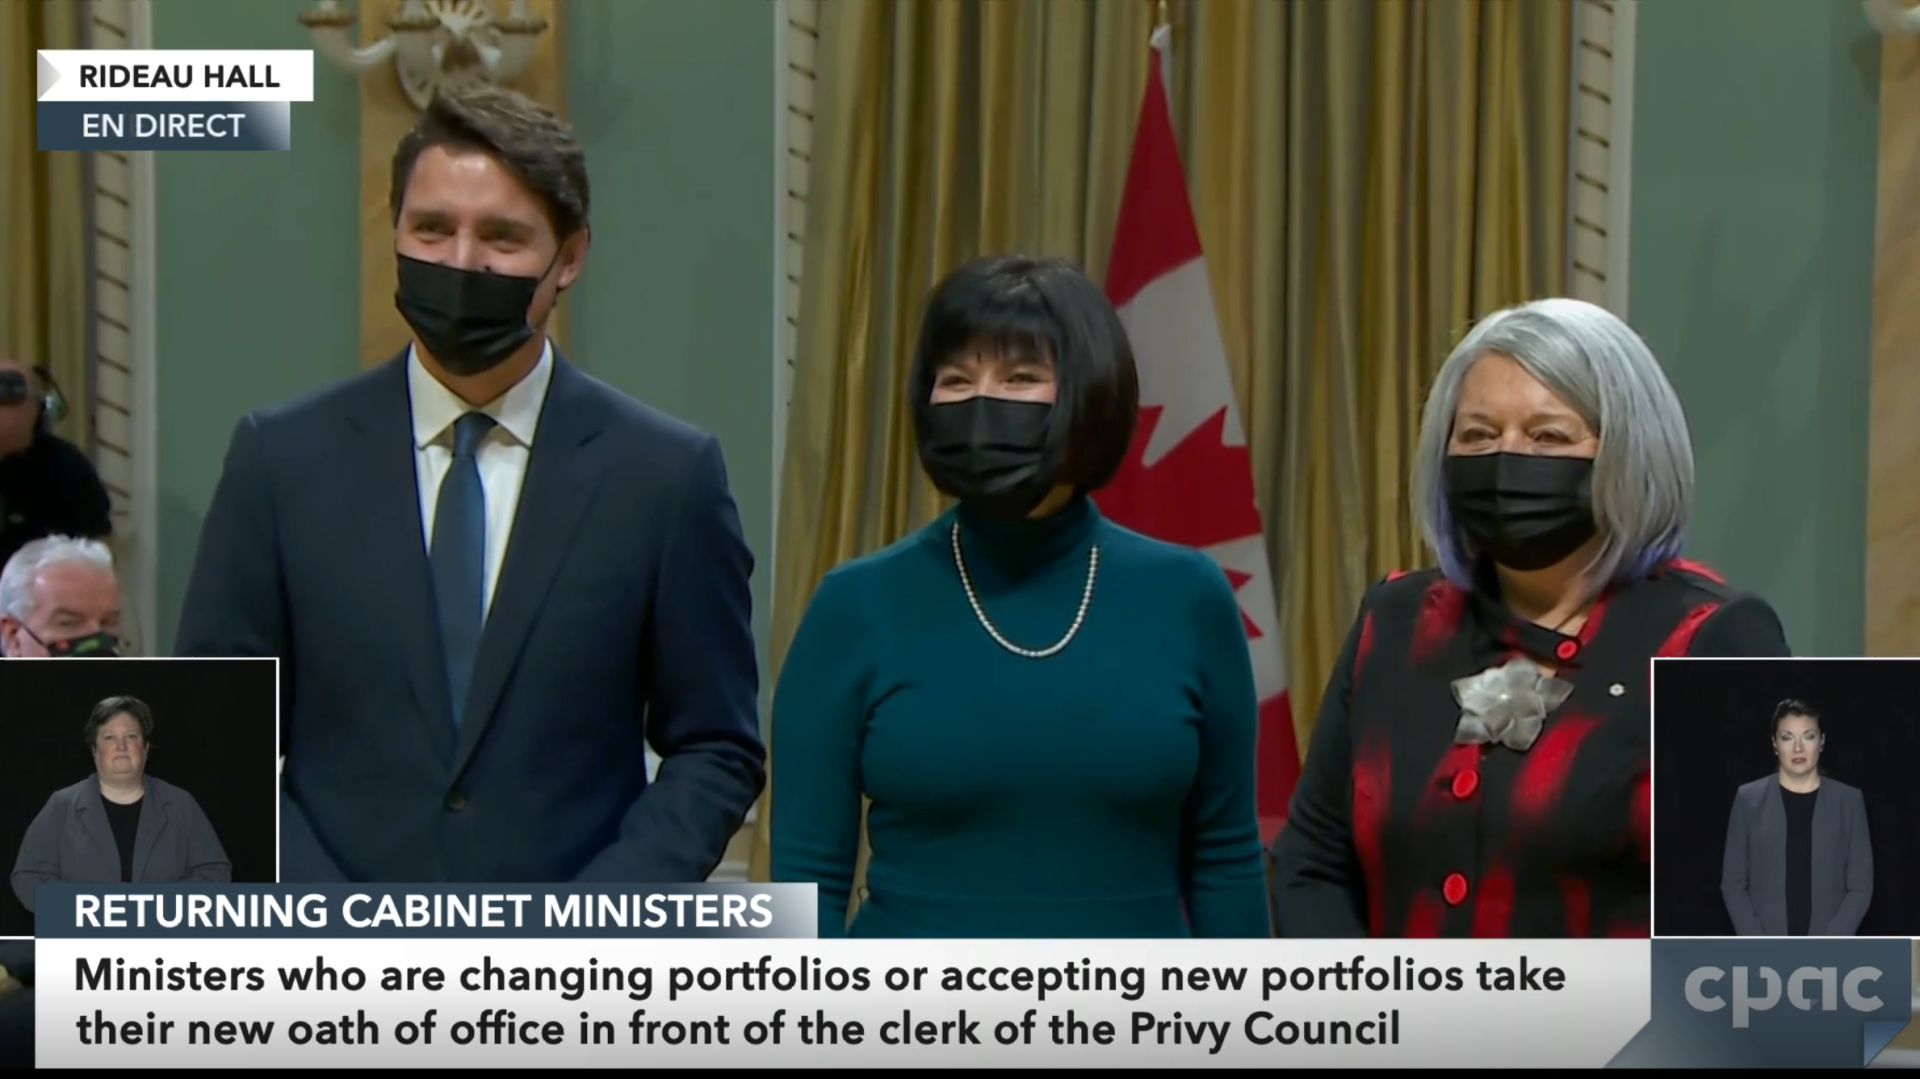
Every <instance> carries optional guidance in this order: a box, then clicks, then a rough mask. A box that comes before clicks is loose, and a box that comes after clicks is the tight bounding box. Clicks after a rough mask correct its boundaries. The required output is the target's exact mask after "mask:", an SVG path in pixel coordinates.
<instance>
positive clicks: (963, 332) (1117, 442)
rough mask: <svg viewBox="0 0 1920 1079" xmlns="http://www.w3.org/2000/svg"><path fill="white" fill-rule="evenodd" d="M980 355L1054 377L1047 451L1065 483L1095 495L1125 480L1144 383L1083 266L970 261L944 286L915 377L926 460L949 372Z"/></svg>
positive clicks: (933, 297)
mask: <svg viewBox="0 0 1920 1079" xmlns="http://www.w3.org/2000/svg"><path fill="white" fill-rule="evenodd" d="M972 349H978V350H979V351H981V352H983V353H986V354H988V355H992V356H998V357H1007V358H1018V359H1032V360H1038V361H1040V362H1043V363H1046V364H1048V365H1050V366H1051V367H1052V368H1053V373H1054V380H1055V382H1056V384H1057V386H1058V390H1057V393H1058V396H1057V397H1056V399H1055V400H1054V404H1053V413H1052V417H1051V419H1050V420H1049V425H1048V429H1047V444H1046V450H1047V454H1048V456H1049V458H1050V459H1051V460H1052V461H1053V462H1054V463H1055V464H1056V465H1057V467H1059V469H1060V474H1059V479H1060V480H1061V482H1064V483H1068V484H1071V485H1072V486H1073V488H1074V489H1075V490H1076V491H1078V492H1080V493H1083V494H1085V493H1091V492H1093V491H1098V490H1099V489H1100V488H1102V487H1105V486H1106V485H1107V482H1108V481H1110V480H1112V479H1113V476H1114V473H1116V472H1118V471H1120V466H1121V464H1123V463H1124V462H1125V461H1126V457H1127V450H1128V448H1129V447H1130V446H1131V445H1132V442H1133V429H1134V425H1135V423H1136V421H1137V420H1138V418H1139V413H1140V378H1139V374H1138V373H1137V372H1136V371H1135V369H1134V362H1133V346H1132V345H1131V344H1130V343H1129V342H1128V340H1127V329H1126V327H1125V326H1123V325H1121V323H1120V316H1119V314H1118V313H1116V312H1115V311H1114V309H1113V304H1111V303H1109V302H1108V301H1107V297H1106V294H1105V293H1103V292H1101V291H1100V286H1098V285H1096V284H1094V283H1093V282H1092V281H1091V280H1089V279H1088V278H1087V276H1086V275H1085V274H1083V273H1081V272H1080V270H1079V268H1078V267H1076V266H1074V265H1073V264H1072V263H1070V262H1067V261H1066V260H1064V259H1058V258H1035V257H1032V256H1028V255H998V256H993V257H990V258H981V259H975V260H973V261H971V262H968V263H966V264H965V265H962V266H961V267H959V268H958V269H956V270H954V271H953V272H952V273H950V274H948V275H947V276H946V278H945V279H943V280H942V281H941V282H940V283H939V284H938V285H936V286H934V289H933V292H932V293H931V294H930V295H929V296H928V298H927V303H926V309H925V312H924V314H923V315H922V317H921V322H920V336H919V341H918V343H917V344H916V346H915V348H914V353H913V362H912V367H911V369H910V371H909V372H908V376H907V392H908V394H909V400H908V405H909V406H910V407H911V408H912V410H913V411H912V415H913V420H914V428H915V435H916V437H917V439H918V441H919V444H920V451H921V454H922V459H923V460H924V457H925V453H926V446H927V437H928V432H927V419H928V412H929V410H930V409H932V408H933V405H932V404H931V401H932V397H933V388H934V384H935V382H936V380H937V379H938V378H939V375H940V369H941V368H942V367H944V366H946V365H947V364H950V363H952V362H953V361H955V360H957V359H959V358H960V357H962V356H963V355H965V354H966V353H967V352H968V351H969V350H972ZM943 493H946V494H952V493H953V492H951V491H946V492H943Z"/></svg>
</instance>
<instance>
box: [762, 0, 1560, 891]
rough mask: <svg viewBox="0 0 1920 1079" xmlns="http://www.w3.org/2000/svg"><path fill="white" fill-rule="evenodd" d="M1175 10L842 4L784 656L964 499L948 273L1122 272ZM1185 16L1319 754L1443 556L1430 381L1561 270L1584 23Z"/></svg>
mask: <svg viewBox="0 0 1920 1079" xmlns="http://www.w3.org/2000/svg"><path fill="white" fill-rule="evenodd" d="M1155 6H1156V5H1154V4H1152V3H1101V4H1089V3H1084V2H1081V0H1041V2H1037V3H1021V4H1009V3H997V2H993V0H946V2H942V3H937V4H903V3H894V2H891V0H834V2H832V3H828V4H823V5H821V11H820V14H821V22H820V41H819V50H818V56H817V65H816V67H817V71H818V83H817V85H816V88H815V113H814V143H813V159H812V163H811V166H810V169H809V185H808V186H809V189H810V194H809V204H808V222H807V232H806V235H807V240H806V249H805V253H804V256H803V269H802V275H801V287H802V290H803V292H802V299H803V302H802V305H801V306H802V310H801V316H800V325H799V329H798V349H797V355H796V359H795V364H794V375H793V378H794V383H793V392H792V404H791V406H790V413H789V417H788V428H787V451H786V461H785V470H784V474H783V477H782V486H781V491H782V496H781V504H780V507H779V514H778V520H777V522H776V532H777V538H776V545H775V546H776V549H775V558H774V562H775V580H774V588H775V595H774V606H773V612H772V619H771V623H772V629H771V640H770V642H769V644H770V647H769V652H770V655H771V658H772V664H771V667H772V672H773V673H774V674H776V675H777V672H778V670H779V665H780V662H781V660H782V658H783V657H784V655H785V652H786V648H787V644H788V642H789V640H790V639H791V637H792V634H793V632H794V629H795V628H796V627H797V625H798V624H799V620H800V616H801V613H802V612H803V611H804V610H805V607H806V603H807V600H808V598H809V597H810V596H811V595H812V593H813V590H814V587H815V586H816V585H817V584H818V582H819V580H820V578H821V577H822V576H823V575H824V574H825V573H826V572H827V570H829V569H831V568H832V567H833V566H835V565H837V564H838V563H840V562H842V561H844V560H846V559H848V558H851V557H855V556H857V555H860V554H864V553H866V552H869V551H872V550H875V549H877V548H879V547H881V546H884V545H885V544H887V543H889V542H892V541H893V540H895V539H897V538H899V537H900V536H902V535H904V534H906V533H907V532H909V531H911V530H912V529H914V528H917V527H919V526H921V525H922V524H924V523H925V522H926V521H928V520H930V519H931V518H932V517H933V516H935V515H936V514H937V513H938V512H939V510H940V508H941V501H940V499H939V496H938V495H937V494H936V493H934V492H933V491H932V489H931V487H930V486H929V485H928V484H927V483H926V482H925V480H924V478H923V477H922V476H921V474H920V470H919V466H918V463H917V460H916V457H915V453H914V447H913V441H912V430H911V418H910V416H909V414H908V412H907V410H906V408H905V401H904V389H903V386H904V380H905V375H906V366H907V362H908V358H909V355H910V353H911V350H912V341H913V333H914V331H915V329H916V320H917V318H918V316H919V309H920V305H921V303H922V301H923V299H924V297H925V294H926V292H927V290H928V289H929V288H930V287H931V286H932V285H933V284H934V283H935V282H937V281H938V280H939V278H940V277H941V276H942V275H943V274H945V273H946V272H947V271H949V270H950V269H952V268H953V267H954V266H955V265H957V264H958V263H960V262H962V261H964V260H966V259H968V258H971V257H974V256H977V255H982V254H989V253H993V252H999V251H1009V250H1022V251H1027V252H1031V253H1039V254H1050V255H1063V256H1066V257H1069V258H1073V259H1076V260H1078V261H1079V262H1080V263H1081V265H1083V266H1084V267H1085V268H1086V269H1087V271H1088V272H1089V273H1090V274H1092V275H1093V276H1094V277H1095V278H1096V279H1099V278H1101V277H1103V276H1104V272H1105V267H1106V259H1107V251H1108V248H1109V246H1110V245H1111V243H1112V238H1113V237H1112V232H1113V225H1114V220H1115V216H1116V214H1117V212H1118V208H1119V201H1120V195H1121V188H1122V185H1123V183H1124V179H1125V172H1126V163H1127V156H1128V153H1129V151H1130V149H1131V144H1132V136H1133V129H1134V125H1135V122H1136V121H1137V119H1138V113H1139V108H1140V97H1141V93H1142V90H1143V87H1144V85H1145V79H1146V72H1147V64H1148V63H1149V62H1150V54H1149V36H1150V34H1151V31H1152V28H1153V12H1154V8H1155ZM1169 6H1170V8H1171V15H1172V25H1173V28H1174V36H1173V64H1172V71H1173V76H1172V86H1171V89H1172V97H1173V110H1174V114H1175V115H1174V119H1175V128H1176V131H1177V132H1178V133H1179V135H1180V139H1181V143H1182V150H1183V154H1184V156H1185V161H1186V168H1187V173H1188V176H1189V178H1190V182H1191V186H1192V192H1193V198H1194V203H1195V214H1196V216H1197V218H1198V220H1199V226H1200V233H1201V238H1202V241H1203V242H1204V244H1205V246H1206V251H1207V258H1208V263H1209V267H1208V268H1209V273H1210V276H1211V278H1212V281H1213V285H1214V289H1215V304H1216V308H1217V310H1218V313H1219V317H1220V320H1221V325H1222V329H1223V331H1224V335H1225V340H1226V345H1227V353H1228V356H1229V362H1230V363H1231V365H1232V368H1233V370H1232V375H1233V384H1234V388H1235V391H1236V392H1237V394H1238V396H1239V401H1240V406H1241V409H1242V415H1243V417H1244V418H1245V421H1246V422H1245V426H1246V429H1247V432H1248V441H1249V444H1250V448H1251V450H1252V453H1253V459H1254V462H1255V471H1256V476H1255V479H1256V483H1257V484H1258V488H1259V494H1260V501H1261V506H1262V508H1263V510H1264V511H1265V513H1266V520H1267V522H1268V529H1267V531H1268V543H1269V547H1270V553H1271V555H1272V558H1273V564H1274V566H1275V569H1276V573H1277V576H1278V578H1279V582H1280V588H1281V611H1282V616H1281V617H1282V625H1283V627H1284V629H1285V634H1286V638H1285V646H1286V649H1287V659H1288V670H1289V671H1290V672H1291V681H1292V683H1293V696H1294V711H1295V716H1296V721H1295V723H1296V727H1297V728H1298V732H1299V741H1300V744H1301V745H1302V746H1304V745H1305V744H1306V742H1307V735H1308V733H1309V732H1310V730H1311V726H1312V719H1313V715H1314V711H1315V709H1316V708H1317V705H1318V701H1319V697H1320V694H1321V689H1322V685H1323V683H1324V681H1325V679H1326V676H1327V673H1328V671H1329V670H1330V669H1331V667H1332V664H1333V660H1334V657H1335V656H1336V655H1337V653H1338V651H1339V648H1340V644H1341V640H1342V638H1343V637H1344V635H1345V633H1346V630H1347V627H1348V623H1349V622H1350V621H1351V619H1352V616H1353V611H1354V607H1355V604H1357V602H1358V601H1359V597H1360V594H1361V593H1362V592H1363V591H1364V589H1365V587H1366V586H1367V585H1368V584H1369V583H1370V582H1371V581H1372V580H1374V579H1375V578H1377V577H1378V576H1379V575H1380V574H1382V573H1384V572H1386V571H1387V570H1389V569H1393V568H1396V567H1403V566H1411V565H1418V564H1423V563H1425V562H1426V561H1428V559H1429V555H1428V554H1427V552H1425V551H1424V550H1423V546H1422V543H1421V540H1420V537H1419V534H1418V531H1417V528H1416V526H1415V524H1414V522H1413V518H1412V514H1411V513H1410V510H1409V507H1408V505H1407V494H1406V490H1407V477H1408V474H1409V472H1410V470H1411V451H1412V446H1413V442H1414V437H1415V434H1416V431H1417V427H1418V422H1419V412H1420V406H1421V403H1422V401H1423V399H1424V396H1425V393H1426V389H1427V386H1428V385H1429V383H1430V381H1431V379H1432V376H1433V373H1434V371H1435V370H1436V369H1437V368H1438V366H1439V363H1440V361H1441V359H1443V358H1444V357H1445V355H1446V352H1447V349H1448V347H1449V346H1450V345H1451V344H1452V343H1453V341H1454V340H1455V339H1457V338H1458V337H1459V336H1460V335H1461V334H1462V333H1463V332H1464V331H1465V329H1466V328H1467V326H1468V325H1469V324H1470V323H1471V322H1472V320H1473V319H1474V318H1475V317H1477V316H1479V315H1482V314H1485V313H1487V312H1489V311H1491V310H1493V309H1495V308H1497V307H1499V306H1502V305H1504V304H1508V303H1513V302H1517V301H1520V300H1525V299H1529V298H1532V297H1536V296H1541V295H1550V294H1555V293H1558V292H1560V291H1562V290H1563V289H1564V288H1565V278H1566V267H1565V249H1566V233H1567V204H1566V197H1567V196H1566V189H1567V181H1566V177H1567V170H1568V161H1567V158H1568V152H1569V147H1568V126H1569V113H1570V102H1569V97H1568V95H1569V93H1570V85H1569V63H1570V41H1571V32H1572V27H1571V20H1572V14H1571V10H1570V8H1569V5H1568V4H1567V3H1565V2H1560V0H1551V2H1546V3H1525V4H1521V3H1512V2H1508V0H1427V2H1423V3H1404V2H1400V0H1327V2H1324V3H1322V2H1315V3H1279V2H1273V0H1207V2H1206V3H1204V4H1201V3H1196V2H1192V0H1188V2H1184V3H1174V4H1172V5H1169ZM772 763H773V765H774V767H773V768H772V769H771V770H772V771H773V772H774V773H775V778H774V779H773V780H770V782H769V787H768V793H767V796H766V797H765V798H763V801H762V803H761V806H760V814H759V818H758V828H757V836H756V842H755V845H754V852H753V860H752V865H751V869H750V875H751V876H752V877H753V879H756V880H765V879H766V878H767V870H768V858H767V847H768V837H769V835H770V832H771V827H772V819H773V818H772V813H771V806H772V804H773V803H772V793H773V791H774V789H775V787H774V782H776V781H777V764H778V762H777V760H776V761H774V762H772ZM1045 824H1046V822H1041V821H1036V822H1035V825H1036V827H1044V826H1045ZM863 855H864V844H863ZM863 871H864V857H863Z"/></svg>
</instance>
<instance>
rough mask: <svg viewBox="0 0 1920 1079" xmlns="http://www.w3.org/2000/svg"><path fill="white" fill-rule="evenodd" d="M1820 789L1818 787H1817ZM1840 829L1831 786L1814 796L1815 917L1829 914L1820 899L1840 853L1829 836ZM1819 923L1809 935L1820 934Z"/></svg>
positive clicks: (1823, 895) (1838, 811)
mask: <svg viewBox="0 0 1920 1079" xmlns="http://www.w3.org/2000/svg"><path fill="white" fill-rule="evenodd" d="M1816 789H1818V788H1816ZM1839 831H1840V807H1839V806H1837V805H1834V804H1833V791H1832V789H1831V788H1829V789H1828V790H1827V791H1825V792H1824V793H1821V794H1816V795H1814V798H1813V866H1812V870H1813V881H1812V884H1813V917H1814V918H1816V919H1819V918H1821V917H1823V916H1825V915H1826V914H1827V912H1825V911H1822V910H1821V909H1820V900H1822V899H1824V898H1825V897H1826V893H1827V888H1826V886H1825V881H1826V880H1827V879H1828V877H1827V874H1828V873H1830V872H1831V871H1832V869H1833V857H1834V855H1835V854H1837V853H1838V851H1836V850H1835V849H1834V848H1835V846H1836V844H1834V843H1831V842H1828V838H1827V837H1828V836H1833V835H1837V834H1838V833H1839ZM1820 929H1821V926H1819V925H1818V924H1815V925H1811V926H1808V927H1807V934H1808V935H1809V936H1817V935H1819V932H1820Z"/></svg>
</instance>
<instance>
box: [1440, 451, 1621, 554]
mask: <svg viewBox="0 0 1920 1079" xmlns="http://www.w3.org/2000/svg"><path fill="white" fill-rule="evenodd" d="M1446 479H1447V508H1448V509H1449V510H1450V511H1451V512H1452V514H1453V520H1454V522H1455V523H1456V524H1458V525H1459V526H1460V530H1461V531H1462V532H1464V533H1466V536H1467V538H1468V539H1469V540H1471V541H1472V542H1473V545H1474V546H1475V547H1476V548H1478V549H1479V550H1480V552H1481V553H1483V554H1485V555H1486V556H1487V557H1489V558H1491V559H1493V560H1494V562H1496V563H1497V564H1499V565H1502V566H1505V567H1507V568H1508V569H1515V570H1520V571H1521V572H1526V571H1529V570H1539V569H1546V568H1547V567H1548V566H1555V565H1558V564H1560V562H1562V561H1563V560H1565V559H1566V558H1567V557H1568V556H1569V555H1571V554H1573V552H1575V551H1577V550H1579V549H1580V545H1581V544H1583V543H1585V542H1587V541H1588V540H1590V539H1592V538H1593V535H1594V532H1595V531H1596V530H1597V526H1596V525H1595V524H1594V520H1593V462H1592V461H1591V460H1589V459H1587V458H1585V457H1551V456H1544V455H1536V454H1527V453H1489V454H1470V455H1464V456H1456V457H1448V458H1447V470H1446Z"/></svg>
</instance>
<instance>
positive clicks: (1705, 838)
mask: <svg viewBox="0 0 1920 1079" xmlns="http://www.w3.org/2000/svg"><path fill="white" fill-rule="evenodd" d="M1789 697H1796V698H1799V699H1801V700H1803V701H1806V702H1807V703H1808V704H1810V705H1812V706H1813V708H1814V709H1815V710H1816V711H1818V712H1819V713H1820V715H1821V720H1822V726H1823V728H1824V729H1825V731H1826V735H1827V747H1826V753H1825V754H1824V755H1823V756H1822V758H1821V762H1820V763H1821V767H1822V768H1824V769H1825V770H1826V774H1827V775H1829V776H1832V777H1833V778H1834V779H1837V780H1839V781H1840V782H1842V783H1846V784H1849V785H1851V786H1855V787H1858V788H1860V791H1861V794H1862V795H1863V796H1864V797H1865V799H1866V803H1867V830H1868V831H1869V832H1870V833H1871V834H1872V836H1873V905H1872V906H1870V907H1868V908H1867V916H1866V918H1865V919H1864V920H1862V921H1861V923H1860V930H1859V932H1860V935H1861V936H1889V937H1911V936H1920V777H1916V773H1915V765H1916V763H1920V715H1917V714H1916V705H1917V704H1920V661H1914V660H1899V659H1765V660H1758V659H1748V660H1715V659H1692V660H1657V661H1655V663H1654V672H1653V872H1654V887H1653V896H1654V898H1653V902H1654V911H1653V928H1654V932H1655V933H1657V934H1659V935H1660V936H1663V937H1668V936H1731V935H1733V920H1732V919H1731V918H1729V917H1728V916H1727V907H1726V903H1725V902H1724V901H1723V900H1722V898H1721V895H1720V864H1721V861H1722V860H1723V858H1724V852H1725V849H1726V842H1727V819H1728V817H1729V815H1730V814H1731V813H1732V810H1733V795H1734V792H1735V791H1736V790H1737V789H1738V788H1739V787H1740V785H1741V784H1743V783H1748V782H1751V781H1753V780H1755V779H1759V778H1760V777H1761V776H1764V775H1769V774H1772V773H1773V772H1774V771H1776V770H1777V768H1778V765H1777V763H1776V762H1775V760H1774V756H1773V752H1772V749H1771V743H1770V741H1769V737H1770V733H1771V731H1770V726H1771V723H1772V721H1773V709H1774V706H1776V705H1778V704H1779V703H1780V702H1781V701H1783V700H1786V699H1787V698H1789Z"/></svg>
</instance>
